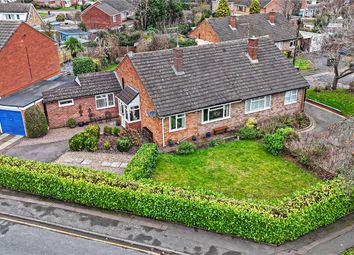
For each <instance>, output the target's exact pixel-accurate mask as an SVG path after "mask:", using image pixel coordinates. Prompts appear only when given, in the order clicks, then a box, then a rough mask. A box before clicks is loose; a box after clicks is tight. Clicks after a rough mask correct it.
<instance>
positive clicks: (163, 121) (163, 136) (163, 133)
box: [161, 117, 165, 147]
mask: <svg viewBox="0 0 354 255" xmlns="http://www.w3.org/2000/svg"><path fill="white" fill-rule="evenodd" d="M164 124H165V117H163V118H162V119H161V126H162V147H165V125H164Z"/></svg>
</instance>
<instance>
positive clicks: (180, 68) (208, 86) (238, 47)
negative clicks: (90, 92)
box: [116, 37, 309, 146]
mask: <svg viewBox="0 0 354 255" xmlns="http://www.w3.org/2000/svg"><path fill="white" fill-rule="evenodd" d="M116 71H117V74H118V76H119V78H120V80H121V85H122V88H123V90H122V92H121V93H119V94H118V108H119V116H120V118H121V122H122V125H123V126H126V127H129V128H138V129H142V130H143V131H146V132H147V133H149V134H150V135H151V134H152V140H153V141H154V142H156V143H157V144H158V145H160V146H165V145H166V144H167V141H169V140H172V141H174V142H178V141H182V140H186V139H189V138H191V137H192V136H193V135H196V136H199V137H201V136H204V135H205V134H206V133H208V132H211V133H212V132H216V131H218V130H220V129H223V130H224V129H227V130H233V129H236V128H237V127H240V126H242V125H243V124H244V122H245V121H246V120H247V119H248V118H250V117H255V118H257V120H259V121H263V120H266V119H268V118H271V117H273V116H280V115H285V114H293V113H296V112H299V111H302V110H303V107H304V96H305V88H307V87H308V86H309V85H308V83H307V82H306V80H305V79H304V78H303V77H302V76H301V75H300V74H299V72H298V71H297V70H296V69H295V68H294V67H293V66H292V65H291V64H290V63H289V61H288V60H287V59H286V58H285V57H284V56H283V55H282V54H281V52H280V51H279V50H278V49H277V48H276V47H275V46H274V42H273V41H272V40H270V39H269V38H268V37H261V38H256V37H252V38H250V39H241V40H236V41H226V42H221V43H217V44H208V45H203V46H194V47H186V48H175V49H168V50H161V51H153V52H143V53H136V54H128V55H126V56H125V57H124V59H123V60H122V62H121V63H120V64H119V66H118V67H117V69H116Z"/></svg>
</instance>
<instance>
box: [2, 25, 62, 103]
mask: <svg viewBox="0 0 354 255" xmlns="http://www.w3.org/2000/svg"><path fill="white" fill-rule="evenodd" d="M0 59H1V61H0V70H1V72H0V97H4V96H7V95H10V94H12V93H14V92H16V91H18V90H21V89H23V88H25V87H28V86H30V85H32V84H33V83H35V82H38V81H40V80H45V79H48V78H50V77H53V76H55V75H58V74H59V73H60V65H59V57H58V49H57V46H56V45H55V43H54V41H53V40H52V39H50V38H49V37H47V36H45V35H43V34H42V33H40V32H38V31H37V30H35V29H34V28H32V27H31V26H29V25H28V24H26V23H22V24H21V25H20V26H19V27H18V29H17V30H16V32H15V33H14V34H13V35H12V36H11V37H10V39H9V40H8V41H7V43H6V45H5V46H4V47H3V48H2V49H0Z"/></svg>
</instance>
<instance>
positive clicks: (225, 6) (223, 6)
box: [215, 0, 231, 17]
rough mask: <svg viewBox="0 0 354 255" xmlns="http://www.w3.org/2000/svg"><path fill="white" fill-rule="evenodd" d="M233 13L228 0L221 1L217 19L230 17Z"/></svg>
mask: <svg viewBox="0 0 354 255" xmlns="http://www.w3.org/2000/svg"><path fill="white" fill-rule="evenodd" d="M230 14H231V11H230V7H229V3H228V2H227V1H226V0H220V1H219V5H218V8H217V9H216V13H215V15H216V17H226V16H230Z"/></svg>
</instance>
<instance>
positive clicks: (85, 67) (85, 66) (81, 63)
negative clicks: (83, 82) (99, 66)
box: [73, 57, 96, 75]
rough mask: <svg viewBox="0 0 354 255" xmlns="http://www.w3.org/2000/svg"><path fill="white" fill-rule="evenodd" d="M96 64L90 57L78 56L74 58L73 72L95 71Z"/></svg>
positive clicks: (76, 73)
mask: <svg viewBox="0 0 354 255" xmlns="http://www.w3.org/2000/svg"><path fill="white" fill-rule="evenodd" d="M95 71H96V64H95V63H94V62H93V60H92V59H91V58H90V57H78V58H74V59H73V72H74V74H75V75H78V74H82V73H94V72H95Z"/></svg>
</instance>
